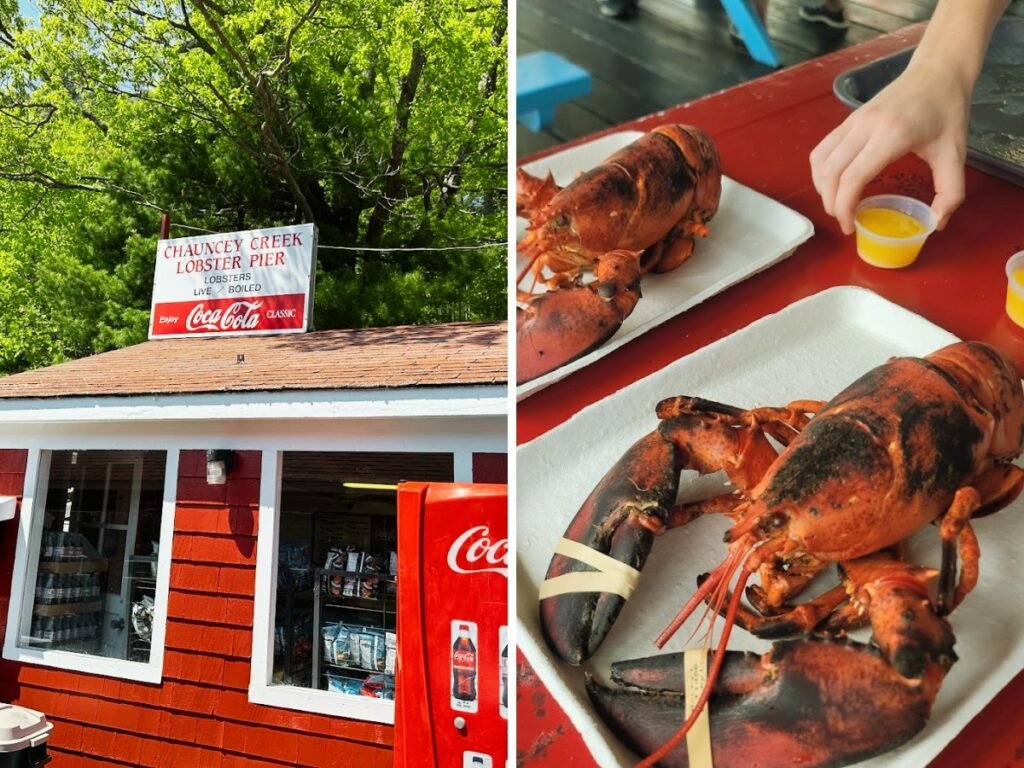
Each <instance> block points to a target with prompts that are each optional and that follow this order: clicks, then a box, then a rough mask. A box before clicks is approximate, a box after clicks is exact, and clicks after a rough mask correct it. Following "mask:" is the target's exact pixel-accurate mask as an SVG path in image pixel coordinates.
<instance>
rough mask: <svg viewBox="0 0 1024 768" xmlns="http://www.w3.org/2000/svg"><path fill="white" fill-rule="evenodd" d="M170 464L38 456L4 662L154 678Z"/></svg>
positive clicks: (101, 453)
mask: <svg viewBox="0 0 1024 768" xmlns="http://www.w3.org/2000/svg"><path fill="white" fill-rule="evenodd" d="M167 459H168V456H167V453H166V452H165V451H109V450H55V451H44V452H42V453H41V455H40V460H39V463H38V477H37V482H36V484H35V495H34V498H32V499H31V506H30V508H28V509H27V510H25V511H26V512H27V514H28V519H27V521H24V522H27V523H28V524H29V526H30V527H29V547H28V548H27V551H26V552H24V553H22V552H20V551H19V554H18V556H19V558H22V563H23V564H24V569H23V572H24V573H25V574H27V578H25V581H24V585H23V589H22V590H21V592H20V597H21V599H20V601H17V602H18V603H20V605H17V606H12V618H13V617H14V616H15V614H14V608H15V607H16V608H17V610H18V614H17V617H16V621H14V622H13V624H14V626H16V636H15V637H14V638H12V637H11V631H10V630H9V631H8V638H7V644H6V646H5V656H6V657H8V658H12V657H13V658H18V659H19V660H23V661H32V660H36V661H43V662H44V663H48V664H51V665H56V666H63V667H66V668H77V669H80V670H81V671H86V672H88V671H95V672H99V673H104V674H117V675H121V676H126V677H131V678H133V679H147V680H148V679H152V678H153V676H154V674H155V675H156V676H157V678H158V676H159V664H160V663H161V662H162V639H163V616H164V615H165V613H166V612H165V610H164V608H163V603H164V602H165V601H166V584H163V585H161V586H162V587H163V588H162V589H158V575H159V574H160V561H161V559H162V556H161V551H162V549H163V547H162V543H161V542H162V536H163V535H164V534H165V525H164V522H165V521H164V510H165V509H166V507H167V505H168V504H169V503H170V504H171V505H173V501H171V500H168V499H166V498H165V496H166V494H167V493H168V490H167V489H168V486H173V483H170V484H168V483H167V482H166V480H167V471H168V461H167ZM24 522H23V524H24ZM168 527H169V526H168ZM168 538H169V534H168ZM165 557H166V555H165ZM164 559H165V558H164ZM163 581H166V577H165V578H164V579H163ZM15 595H16V591H12V597H14V596H15ZM158 617H160V618H159V620H158ZM11 624H12V622H10V621H9V627H10V626H11ZM155 639H158V640H159V643H158V648H157V652H156V653H154V640H155ZM12 640H13V641H14V642H13V643H12ZM12 646H13V647H12ZM121 663H126V664H121ZM133 668H134V672H133V671H132V670H133ZM154 669H155V673H154Z"/></svg>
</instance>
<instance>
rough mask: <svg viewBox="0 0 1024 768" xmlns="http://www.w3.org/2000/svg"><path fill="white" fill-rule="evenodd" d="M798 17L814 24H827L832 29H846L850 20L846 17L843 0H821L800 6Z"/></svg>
mask: <svg viewBox="0 0 1024 768" xmlns="http://www.w3.org/2000/svg"><path fill="white" fill-rule="evenodd" d="M800 18H801V19H803V20H804V21H810V22H814V23H816V24H827V25H828V26H830V27H832V28H833V29H846V28H847V27H848V26H850V22H849V20H848V19H847V17H846V7H845V6H844V5H843V0H821V2H820V3H818V2H812V3H811V4H809V5H803V6H801V7H800Z"/></svg>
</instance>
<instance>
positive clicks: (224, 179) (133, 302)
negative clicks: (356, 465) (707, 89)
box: [0, 0, 507, 373]
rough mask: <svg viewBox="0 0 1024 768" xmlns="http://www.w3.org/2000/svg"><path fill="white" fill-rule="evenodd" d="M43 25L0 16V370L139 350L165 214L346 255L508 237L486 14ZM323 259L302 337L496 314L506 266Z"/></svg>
mask: <svg viewBox="0 0 1024 768" xmlns="http://www.w3.org/2000/svg"><path fill="white" fill-rule="evenodd" d="M40 7H41V10H42V17H41V22H40V24H39V26H38V27H37V26H35V25H29V26H25V25H22V24H20V23H19V21H18V19H17V4H16V2H14V0H0V280H2V281H3V282H0V300H2V301H0V333H2V334H3V338H2V339H0V373H2V372H11V371H15V370H21V369H23V368H25V367H30V366H35V365H42V364H46V363H48V362H55V361H57V360H60V359H63V358H64V357H68V356H78V355H82V354H90V353H93V352H97V351H101V350H103V349H107V348H110V347H113V346H123V345H125V344H129V343H135V342H137V341H138V340H140V339H142V338H144V337H145V332H146V328H147V325H148V308H149V303H150V292H151V288H152V285H151V275H152V263H153V259H154V254H155V251H156V231H157V226H158V224H157V222H158V219H159V213H160V212H161V211H166V212H168V213H170V215H171V217H172V221H173V222H174V223H175V224H178V225H188V226H191V227H195V228H199V229H204V230H211V231H232V230H237V229H248V228H256V227H261V226H274V225H279V224H287V223H295V222H301V221H314V222H315V223H316V224H317V225H318V227H319V229H320V242H321V244H324V245H338V246H345V247H347V248H359V247H364V246H367V247H373V248H380V249H390V248H408V247H426V248H444V247H446V246H457V247H460V248H462V247H465V246H471V245H479V244H486V243H493V242H502V241H503V240H504V238H505V230H506V213H505V210H506V205H505V202H506V195H505V179H506V165H505V164H506V149H507V119H506V117H505V115H506V114H507V104H506V95H505V94H506V90H507V68H506V58H507V55H506V41H505V23H506V20H505V16H506V5H505V3H503V2H500V0H493V1H492V2H483V3H475V4H474V5H473V6H472V7H469V6H463V4H460V3H458V2H455V1H454V0H376V1H375V2H360V3H354V2H352V3H350V2H336V1H334V0H332V1H331V2H327V1H326V0H324V1H323V2H321V0H287V1H285V2H281V1H280V0H247V2H240V1H238V0H217V2H213V1H212V0H191V1H190V2H185V3H183V4H179V3H170V2H164V1H163V0H157V1H156V2H147V3H138V2H127V1H126V0H74V1H72V0H41V2H40ZM414 51H418V52H419V53H418V54H417V55H414ZM417 67H418V68H419V71H418V72H417V71H416V70H417ZM190 233H191V232H190V231H189V230H184V229H177V230H174V229H172V236H182V235H185V234H190ZM319 256H320V258H319V275H318V286H317V295H316V311H315V316H316V318H317V325H318V327H320V328H327V327H343V326H356V325H387V324H403V323H416V322H437V321H445V320H458V319H473V320H482V319H499V318H502V317H504V315H505V288H504V286H505V253H504V249H502V248H493V247H492V248H489V249H487V248H483V249H480V250H475V251H466V250H455V251H448V252H445V251H442V252H437V251H422V252H411V253H396V252H392V251H387V250H385V251H378V250H365V251H364V250H357V251H351V250H346V251H330V250H327V249H325V250H323V251H322V252H321V253H320V255H319ZM15 336H17V338H14V337H15Z"/></svg>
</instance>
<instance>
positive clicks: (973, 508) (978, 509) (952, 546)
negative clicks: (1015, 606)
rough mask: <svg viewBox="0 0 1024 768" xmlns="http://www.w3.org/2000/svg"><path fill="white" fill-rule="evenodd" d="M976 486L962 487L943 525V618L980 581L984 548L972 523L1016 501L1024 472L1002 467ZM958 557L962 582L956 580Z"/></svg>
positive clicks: (941, 607)
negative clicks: (981, 554) (980, 559)
mask: <svg viewBox="0 0 1024 768" xmlns="http://www.w3.org/2000/svg"><path fill="white" fill-rule="evenodd" d="M975 485H976V489H975V488H971V487H967V488H960V489H959V490H958V491H957V492H956V494H955V495H954V497H953V503H952V504H951V505H950V508H949V511H948V512H947V513H946V514H945V515H943V517H942V520H941V523H940V524H939V536H940V537H941V539H942V567H941V570H940V574H939V595H938V606H939V613H941V614H943V615H945V614H948V613H949V612H950V611H952V610H953V609H954V608H956V607H957V606H958V605H960V603H961V601H962V600H963V599H964V598H965V597H966V596H967V594H968V593H969V592H970V591H971V590H972V589H974V585H975V584H977V582H978V559H979V557H980V549H979V547H978V539H977V537H976V536H975V535H974V530H973V529H972V528H971V525H970V523H969V522H968V520H969V519H970V518H974V517H984V516H985V515H989V514H992V513H993V512H997V511H998V510H1000V509H1002V508H1003V507H1005V506H1007V505H1008V504H1010V503H1011V502H1012V501H1013V500H1014V499H1016V498H1017V497H1018V496H1019V495H1020V492H1021V489H1022V487H1024V470H1021V469H1020V468H1019V467H1015V466H1014V465H1012V464H1006V465H999V466H996V467H994V468H992V469H991V470H989V471H988V472H986V473H985V474H983V475H982V476H981V477H979V478H978V480H977V482H976V483H975ZM958 554H959V560H960V579H959V581H957V580H956V567H957V559H958ZM954 583H955V588H954Z"/></svg>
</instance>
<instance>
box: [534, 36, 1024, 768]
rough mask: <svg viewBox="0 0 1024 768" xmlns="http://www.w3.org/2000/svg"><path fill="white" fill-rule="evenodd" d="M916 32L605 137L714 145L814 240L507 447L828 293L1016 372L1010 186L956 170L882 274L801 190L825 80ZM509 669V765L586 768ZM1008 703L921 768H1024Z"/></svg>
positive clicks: (564, 383) (927, 183)
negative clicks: (807, 222)
mask: <svg viewBox="0 0 1024 768" xmlns="http://www.w3.org/2000/svg"><path fill="white" fill-rule="evenodd" d="M923 29H924V25H923V24H918V25H915V26H912V27H908V28H905V29H903V30H900V31H898V32H894V33H892V34H889V35H885V36H883V37H879V38H876V39H874V40H872V41H870V42H867V43H864V44H861V45H858V46H854V47H851V48H847V49H844V50H841V51H838V52H836V53H834V54H831V55H828V56H825V57H822V58H819V59H815V60H813V61H809V62H807V63H805V64H802V65H799V66H795V67H792V68H790V69H785V70H782V71H780V72H777V73H774V74H771V75H768V76H766V77H763V78H761V79H759V80H755V81H752V82H749V83H745V84H743V85H740V86H736V87H735V88H731V89H729V90H726V91H722V92H720V93H716V94H713V95H711V96H708V97H706V98H703V99H699V100H697V101H695V102H692V103H689V104H684V105H681V106H678V107H674V108H672V109H669V110H667V111H665V112H663V113H660V114H658V115H655V116H650V117H647V118H643V119H640V120H637V121H635V122H632V123H629V124H626V125H623V126H617V127H616V128H615V129H614V130H623V129H633V130H648V129H650V128H652V127H654V126H655V125H658V124H661V123H665V122H680V123H690V124H693V125H698V126H700V127H701V128H702V129H703V130H705V131H706V132H707V133H708V134H709V135H710V136H711V137H712V138H713V139H714V140H715V142H716V144H717V145H718V148H719V151H720V153H721V156H722V158H723V170H724V172H725V173H726V174H727V175H728V176H730V177H731V178H733V179H735V180H737V181H739V182H740V183H741V184H745V185H747V186H748V187H751V188H753V189H755V190H757V191H759V192H762V193H763V194H765V195H768V196H769V197H771V198H774V199H775V200H777V201H779V202H781V203H783V204H785V205H787V206H789V207H791V208H793V209H795V210H796V211H798V212H799V213H802V214H803V215H805V216H807V217H808V218H809V219H811V221H812V222H813V223H814V228H815V234H814V236H813V237H812V238H811V239H810V240H808V241H807V242H805V243H804V244H803V245H801V246H800V247H799V248H798V249H797V251H796V253H794V255H793V256H791V257H790V258H788V259H786V260H785V261H783V262H781V263H779V264H776V265H775V266H773V267H771V268H770V269H768V270H766V271H764V272H761V273H759V274H757V275H754V276H753V277H750V278H749V279H747V280H745V281H743V282H741V283H739V284H737V285H735V286H733V287H731V288H729V289H728V290H726V291H724V292H722V293H720V294H718V295H717V296H714V297H713V298H711V299H709V300H707V301H705V302H704V303H702V304H699V305H698V306H696V307H694V308H692V309H690V310H688V311H686V312H685V313H683V314H681V315H678V316H676V317H675V318H673V319H671V320H669V321H667V322H665V323H664V324H663V325H660V326H658V327H657V328H655V329H653V330H651V331H649V332H647V333H646V334H644V335H643V336H641V337H640V338H637V339H635V340H633V341H632V342H630V343H628V344H626V345H625V346H623V347H621V348H619V349H617V350H615V351H614V352H612V353H610V354H608V355H607V356H605V357H603V358H601V359H599V360H598V361H596V362H594V363H593V364H591V365H590V366H588V367H587V369H586V371H585V373H584V372H582V371H579V372H576V373H575V374H573V375H570V376H568V377H567V378H565V379H563V380H561V381H559V382H557V383H555V384H553V385H551V386H549V387H547V388H546V389H544V390H541V391H540V392H537V393H535V394H533V395H532V396H530V397H528V398H526V399H525V400H523V401H522V402H520V403H519V404H518V407H517V430H518V431H517V440H518V442H519V444H520V445H521V444H523V443H526V442H528V441H530V440H532V439H534V438H536V437H538V436H540V435H542V434H544V433H545V432H547V431H549V430H551V429H552V428H554V427H556V426H558V425H559V424H561V423H563V422H565V421H566V420H568V419H569V418H570V417H571V416H572V415H573V414H574V413H576V412H578V411H580V410H581V409H583V408H584V407H586V406H588V405H590V404H592V403H594V402H596V401H598V400H600V399H602V398H604V397H606V396H608V395H611V394H613V393H614V392H616V391H617V390H619V389H621V388H622V387H625V386H627V385H629V384H631V383H633V382H634V381H636V380H638V379H641V378H643V377H645V376H647V375H649V374H651V373H653V372H655V371H658V370H659V369H661V368H663V367H665V366H666V365H668V364H669V363H672V362H673V361H675V360H676V359H678V358H680V357H682V356H684V355H687V354H689V353H691V352H694V351H695V350H698V349H700V348H702V347H704V346H706V345H708V344H710V343H711V342H714V341H716V340H718V339H721V338H723V337H725V336H727V335H729V334H731V333H733V332H734V331H737V330H739V329H741V328H743V327H745V326H747V325H749V324H750V323H752V322H754V321H755V320H757V319H758V318H760V317H763V316H765V315H768V314H771V313H774V312H778V311H779V310H781V309H783V308H784V307H786V306H788V305H789V304H791V303H793V302H795V301H797V300H799V299H802V298H805V297H807V296H810V295H812V294H815V293H818V292H819V291H822V290H824V289H826V288H829V287H832V286H839V285H857V286H862V287H865V288H868V289H870V290H872V291H874V292H875V293H877V294H879V295H881V296H882V297H884V298H886V299H889V300H890V301H892V302H895V303H896V304H899V305H902V306H903V307H905V308H907V309H909V310H911V311H912V312H915V313H917V314H919V315H921V316H923V317H924V318H926V319H928V320H930V321H932V322H933V323H935V324H937V325H939V326H941V327H943V328H945V329H947V330H949V331H950V332H952V333H954V334H956V335H957V336H959V337H960V338H964V339H975V340H979V341H985V342H989V343H992V344H995V345H997V346H998V347H1000V348H1001V349H1003V350H1004V351H1005V352H1006V353H1007V354H1009V355H1010V356H1011V357H1012V358H1013V359H1014V361H1015V362H1016V363H1017V365H1018V367H1019V368H1021V369H1022V370H1024V329H1021V328H1018V327H1017V326H1016V325H1014V324H1013V323H1012V322H1011V321H1010V320H1009V318H1008V317H1007V316H1006V314H1005V312H1004V309H1003V307H1004V297H1005V292H1006V281H1005V277H1004V272H1003V265H1004V264H1005V261H1006V259H1007V258H1008V257H1009V256H1010V255H1011V254H1013V253H1014V252H1016V251H1019V250H1022V249H1024V229H1022V228H1021V225H1020V223H1019V222H1020V212H1021V211H1024V189H1021V188H1018V187H1016V186H1013V185H1011V184H1008V183H1006V182H1004V181H1000V180H999V179H996V178H994V177H992V176H989V175H987V174H984V173H980V172H978V171H975V170H973V169H970V168H968V170H967V201H966V202H965V203H964V205H963V207H962V208H961V209H960V210H959V211H958V212H957V213H956V214H955V215H954V216H953V218H952V220H951V221H950V224H949V226H948V227H947V228H946V230H945V231H943V232H942V233H940V234H939V235H934V236H933V237H932V239H931V240H929V242H928V244H927V245H926V250H925V253H924V254H922V258H921V259H920V260H919V261H918V262H917V263H915V264H914V265H913V266H911V267H909V268H906V269H902V270H884V269H877V268H875V267H871V266H869V265H867V264H864V263H863V262H862V261H860V259H858V258H857V256H856V252H855V248H854V244H853V239H852V237H846V236H844V235H843V234H842V232H841V231H840V229H839V227H838V225H837V224H836V222H835V220H834V219H832V218H831V217H829V216H828V215H827V214H825V212H824V210H823V209H822V206H821V201H820V198H819V197H818V195H817V193H816V192H815V190H814V186H813V184H812V182H811V173H810V167H809V164H808V159H807V158H808V155H809V153H810V151H811V149H812V148H813V147H814V146H815V145H816V144H817V143H818V141H820V140H821V138H822V137H824V136H825V135H826V134H827V133H828V132H829V131H830V130H831V129H832V128H833V127H835V126H837V125H838V124H839V123H840V122H841V121H842V120H843V119H844V118H845V117H846V116H847V115H848V114H849V109H848V108H847V107H845V106H844V105H843V104H841V103H840V102H839V101H838V99H837V98H836V97H835V96H834V95H833V93H832V83H833V80H834V79H835V78H836V76H837V75H839V74H840V73H842V72H844V71H846V70H849V69H850V68H852V67H855V66H859V65H861V64H863V63H866V62H869V61H872V60H874V59H877V58H878V57H881V56H884V55H886V54H889V53H892V52H894V51H898V50H901V49H904V48H908V47H910V46H912V45H914V44H915V43H916V42H917V41H918V40H919V39H920V36H921V33H922V32H923ZM591 138H594V137H587V140H589V139H591ZM556 149H557V150H561V149H564V147H558V148H556ZM541 156H542V155H537V156H535V157H532V158H528V160H534V159H538V158H539V157H541ZM879 192H903V193H906V194H911V195H913V196H915V197H918V198H919V199H923V200H926V201H930V200H931V195H932V193H933V188H932V182H931V173H930V171H929V170H928V168H927V166H925V165H924V163H922V162H920V161H919V160H917V158H913V157H910V158H905V159H904V160H901V161H900V162H898V163H897V164H895V165H894V166H892V167H890V168H889V169H887V170H886V171H885V172H884V173H883V174H882V175H881V176H880V177H879V178H877V179H875V180H874V181H873V182H872V183H871V184H870V185H869V186H868V187H867V189H866V190H865V196H867V195H868V194H876V193H879ZM520 481H521V482H529V479H528V478H522V477H520ZM1022 546H1024V545H1022ZM982 557H984V554H983V555H982ZM1015 576H1016V574H1008V575H1007V577H1008V578H1014V577H1015ZM517 672H518V709H517V717H518V722H517V751H518V757H517V763H518V765H520V766H530V768H547V767H550V768H564V766H566V765H573V766H587V767H589V766H594V765H596V763H595V761H594V759H593V758H592V757H591V756H590V753H589V751H588V750H587V748H586V746H585V745H584V743H583V740H582V739H581V737H580V736H579V734H578V733H577V732H576V730H575V728H574V727H573V725H572V723H571V722H570V721H569V720H568V718H567V717H566V715H565V713H564V712H563V711H562V709H561V708H560V707H559V705H558V703H557V702H556V701H555V700H554V698H553V697H552V696H551V695H549V694H548V692H547V690H546V689H545V687H544V685H543V683H541V682H540V681H539V680H538V678H537V676H536V675H535V674H534V672H533V670H532V668H531V667H530V665H529V662H527V661H526V659H525V658H524V657H523V656H522V654H519V658H518V669H517ZM1022 700H1024V673H1021V674H1018V675H1017V676H1016V678H1014V679H1013V680H1012V681H1011V682H1010V683H1009V684H1008V685H1007V686H1006V687H1005V688H1004V689H1003V690H1002V691H1001V692H1000V693H999V694H998V695H997V696H996V697H995V698H994V699H992V700H991V701H990V702H989V704H988V705H987V706H986V708H985V709H984V710H983V711H982V712H981V713H980V714H979V715H978V716H976V717H975V718H974V719H973V720H972V721H971V722H970V724H969V725H968V726H967V727H966V728H965V729H964V730H963V731H961V732H960V734H959V735H958V736H957V737H956V738H955V739H954V740H953V741H952V742H951V743H950V744H949V745H948V746H947V747H946V749H945V750H944V751H943V752H942V753H941V754H940V755H939V756H938V757H937V758H936V759H935V760H934V761H933V762H932V763H931V764H930V768H953V767H954V766H957V767H959V766H964V765H971V766H982V767H985V766H998V767H999V768H1024V707H1021V706H1020V702H1021V701H1022ZM601 768H610V767H609V766H601Z"/></svg>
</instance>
